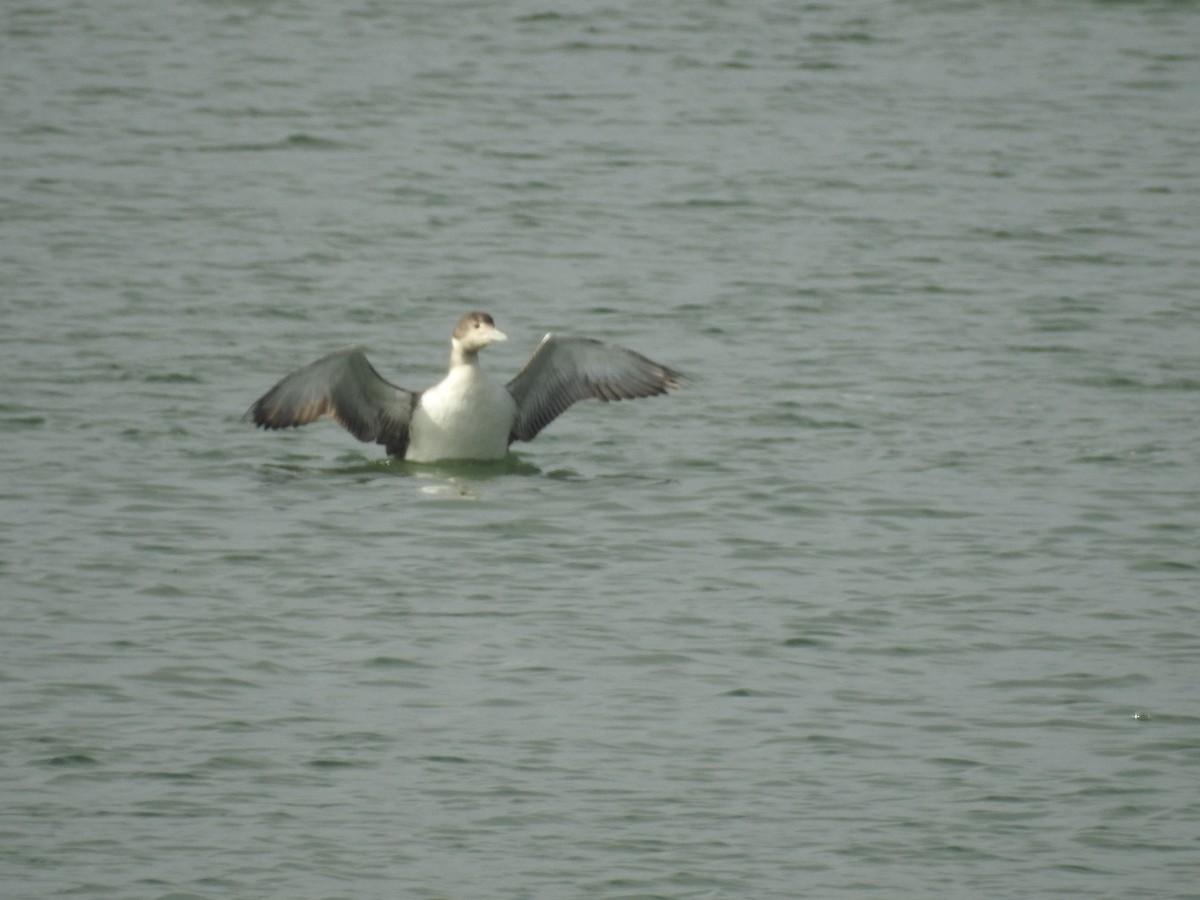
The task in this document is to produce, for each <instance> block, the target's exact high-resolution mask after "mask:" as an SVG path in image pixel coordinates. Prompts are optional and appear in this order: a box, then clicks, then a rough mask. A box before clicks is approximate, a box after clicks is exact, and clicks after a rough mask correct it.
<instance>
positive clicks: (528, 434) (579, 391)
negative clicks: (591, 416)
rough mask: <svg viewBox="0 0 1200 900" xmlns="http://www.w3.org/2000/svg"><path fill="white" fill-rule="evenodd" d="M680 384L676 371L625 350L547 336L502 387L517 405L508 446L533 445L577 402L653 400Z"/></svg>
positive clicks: (555, 335)
mask: <svg viewBox="0 0 1200 900" xmlns="http://www.w3.org/2000/svg"><path fill="white" fill-rule="evenodd" d="M682 383H683V376H682V375H680V374H679V373H678V372H676V371H674V370H672V369H668V368H667V367H666V366H661V365H659V364H658V363H656V362H654V361H653V360H649V359H647V358H646V357H644V356H642V355H641V354H640V353H634V352H633V351H632V350H626V349H625V348H624V347H617V346H615V345H614V344H604V343H601V342H600V341H594V340H592V339H591V338H581V337H568V336H566V335H558V334H548V335H546V336H545V337H544V338H542V342H541V343H540V344H538V346H537V349H536V350H534V351H533V356H531V357H529V362H527V363H525V366H524V368H522V369H521V371H520V372H518V373H517V376H516V377H515V378H513V380H512V381H510V382H509V383H508V385H507V387H508V392H509V393H510V394H511V395H512V397H513V399H514V400H516V401H517V421H516V423H515V424H514V425H513V430H512V435H511V436H510V438H509V441H510V443H511V442H512V441H531V440H533V439H534V437H536V436H537V433H538V432H539V431H541V430H542V429H543V428H545V427H546V426H547V425H549V424H550V423H551V422H553V421H554V420H555V419H556V418H558V416H560V415H561V414H562V413H563V412H564V411H565V410H566V409H567V407H569V406H570V405H571V404H572V403H574V402H575V401H577V400H584V399H587V398H589V397H594V398H595V399H597V400H603V401H605V402H608V401H610V400H632V399H634V398H637V397H653V396H654V395H655V394H665V393H666V392H667V391H669V390H672V389H674V388H677V387H679V386H680V385H681V384H682Z"/></svg>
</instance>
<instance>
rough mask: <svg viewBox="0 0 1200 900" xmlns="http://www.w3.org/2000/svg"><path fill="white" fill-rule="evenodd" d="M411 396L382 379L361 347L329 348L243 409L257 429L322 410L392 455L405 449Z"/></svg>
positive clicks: (304, 419)
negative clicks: (383, 446)
mask: <svg viewBox="0 0 1200 900" xmlns="http://www.w3.org/2000/svg"><path fill="white" fill-rule="evenodd" d="M416 399H417V395H416V394H414V393H412V392H411V391H406V390H404V388H401V387H397V386H396V385H394V384H392V383H391V382H390V381H387V380H386V379H384V378H383V377H382V376H381V375H380V374H379V373H378V372H376V371H375V368H374V367H373V366H372V365H371V364H370V363H369V362H368V361H367V357H366V356H365V355H364V354H363V352H362V350H360V349H358V348H357V347H347V348H345V349H342V350H335V351H334V352H333V353H330V354H329V355H328V356H325V357H322V358H321V359H319V360H317V361H316V362H315V363H312V364H310V365H307V366H305V367H304V368H303V369H299V370H298V371H295V372H293V373H292V374H291V375H288V376H287V377H286V378H284V379H283V380H282V381H280V382H279V383H278V384H277V385H275V386H274V387H273V388H271V389H270V390H269V391H267V392H266V393H265V394H263V395H262V396H261V397H260V398H259V399H258V400H257V401H255V403H254V405H253V406H251V407H250V409H249V410H247V412H246V418H249V419H253V421H254V424H255V425H258V426H259V427H260V428H297V427H299V426H301V425H308V424H309V423H310V422H315V421H316V420H317V419H319V418H321V416H323V415H326V414H328V415H329V416H331V417H332V418H333V419H334V421H336V422H337V423H338V424H339V425H341V426H342V427H343V428H345V429H346V430H347V431H349V432H350V433H351V434H353V435H354V436H355V437H356V438H358V439H359V440H360V441H364V442H367V441H374V442H376V443H379V444H384V445H385V446H386V447H387V451H388V453H389V454H391V455H392V456H399V457H403V456H404V452H405V450H407V448H408V425H409V421H410V420H411V418H412V411H413V407H414V406H415V405H416Z"/></svg>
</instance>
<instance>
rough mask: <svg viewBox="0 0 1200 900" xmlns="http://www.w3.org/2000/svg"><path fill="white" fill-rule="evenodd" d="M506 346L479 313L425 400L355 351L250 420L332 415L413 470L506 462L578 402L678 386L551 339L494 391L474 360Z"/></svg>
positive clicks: (292, 383) (302, 376)
mask: <svg viewBox="0 0 1200 900" xmlns="http://www.w3.org/2000/svg"><path fill="white" fill-rule="evenodd" d="M505 340H508V337H507V335H505V334H504V332H502V331H500V330H499V329H498V328H497V327H496V323H495V321H494V320H493V319H492V317H491V316H490V315H488V314H487V313H484V312H469V313H467V314H466V315H464V316H463V317H462V318H461V319H459V320H458V324H457V325H455V327H454V331H453V333H452V334H451V336H450V371H449V372H448V373H447V374H446V377H445V378H443V379H442V380H441V381H439V382H438V383H437V384H434V385H431V386H430V387H427V388H425V389H424V390H423V391H409V390H405V389H404V388H402V387H398V386H397V385H394V384H392V383H391V382H390V381H387V380H386V379H385V378H383V376H381V375H380V374H379V373H378V372H376V371H375V368H374V366H372V365H371V363H370V362H368V361H367V357H366V354H364V353H363V351H362V349H361V348H359V347H346V348H343V349H341V350H335V351H333V352H332V353H330V354H329V355H328V356H324V357H322V358H321V359H319V360H317V361H316V362H314V363H311V364H310V365H307V366H305V367H304V368H302V369H299V370H297V371H295V372H293V373H292V374H290V375H288V376H287V377H285V378H284V379H283V380H281V381H280V382H279V383H278V384H276V385H275V386H274V387H273V388H271V389H270V390H269V391H267V392H266V393H265V394H263V395H262V396H261V397H260V398H259V399H258V400H257V401H255V403H254V405H253V406H251V407H250V409H249V410H247V412H246V416H245V418H247V419H250V420H253V422H254V424H255V425H257V426H259V427H260V428H267V429H274V428H296V427H299V426H301V425H308V424H309V423H311V422H315V421H316V420H317V419H319V418H321V416H323V415H326V414H328V415H329V416H330V417H332V418H333V419H334V421H336V422H337V423H338V424H339V425H341V426H342V427H343V428H345V429H346V430H347V431H349V432H350V433H351V434H352V435H354V436H355V437H356V438H358V439H359V440H360V441H363V442H366V443H369V442H372V441H374V442H375V443H377V444H382V445H383V446H384V447H386V448H387V452H388V454H389V455H390V456H394V457H396V458H398V459H404V460H408V461H410V462H438V461H442V460H497V459H502V458H503V457H504V456H505V455H506V454H507V453H508V448H509V445H510V444H512V442H513V441H531V440H533V439H534V438H535V437H536V436H537V434H538V433H539V432H540V431H541V430H542V429H543V428H545V427H546V426H547V425H549V424H550V423H551V422H553V421H554V420H555V419H556V418H557V417H558V416H559V415H561V414H562V413H563V412H564V411H565V410H566V409H567V408H568V407H569V406H571V404H573V403H575V402H576V401H577V400H584V399H587V398H595V399H597V400H602V401H605V402H607V401H610V400H632V399H635V398H637V397H652V396H654V395H656V394H665V393H667V391H669V390H674V389H676V388H678V387H680V386H681V384H682V381H683V377H682V376H681V375H680V373H678V372H676V371H674V370H673V369H669V368H667V367H666V366H662V365H659V364H658V363H656V362H653V361H652V360H649V359H647V358H646V357H644V356H642V355H641V354H639V353H634V352H633V351H632V350H626V349H625V348H624V347H618V346H616V345H614V344H605V343H602V342H600V341H597V340H592V339H591V338H584V337H572V336H569V335H562V334H554V333H550V334H547V335H546V336H545V337H544V338H542V341H541V343H539V344H538V345H537V347H536V349H534V351H533V355H532V356H530V357H529V360H528V362H526V363H525V365H524V366H523V367H522V368H521V371H520V372H518V373H517V374H516V377H514V378H513V379H512V380H511V381H509V382H508V383H507V384H505V385H500V384H497V383H496V382H494V381H492V380H491V379H489V378H488V377H487V375H486V374H484V371H483V369H482V368H480V365H479V351H481V350H483V349H484V348H485V347H487V346H489V345H490V344H494V343H496V342H497V341H505Z"/></svg>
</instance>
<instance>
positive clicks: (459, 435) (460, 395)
mask: <svg viewBox="0 0 1200 900" xmlns="http://www.w3.org/2000/svg"><path fill="white" fill-rule="evenodd" d="M516 417H517V404H516V402H515V401H514V400H513V398H512V396H511V395H510V394H509V393H508V391H507V390H506V389H505V388H504V386H503V385H499V384H495V383H493V382H492V381H490V380H489V379H488V378H487V376H486V375H484V374H483V372H482V371H481V370H480V369H479V367H478V366H473V365H462V366H455V367H454V368H453V369H452V370H451V371H450V374H449V375H447V376H446V377H445V378H443V379H442V380H441V381H439V382H438V383H437V384H435V385H434V386H433V387H431V388H428V389H427V390H425V391H424V392H423V393H422V394H421V399H420V402H419V403H418V404H417V408H416V409H415V410H413V417H412V424H411V425H410V426H409V444H408V452H407V453H405V454H404V458H405V459H407V460H412V461H413V462H434V461H436V460H439V459H503V458H504V456H505V454H507V453H508V436H509V434H510V433H511V432H512V427H513V422H514V421H516Z"/></svg>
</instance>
